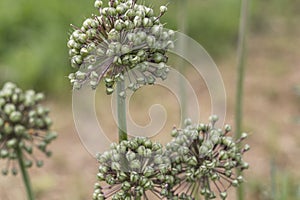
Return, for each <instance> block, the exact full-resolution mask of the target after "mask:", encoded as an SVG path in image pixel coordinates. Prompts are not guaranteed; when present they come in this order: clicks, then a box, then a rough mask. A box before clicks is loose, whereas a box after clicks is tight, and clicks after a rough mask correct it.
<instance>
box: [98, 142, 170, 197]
mask: <svg viewBox="0 0 300 200" xmlns="http://www.w3.org/2000/svg"><path fill="white" fill-rule="evenodd" d="M98 161H99V163H100V166H99V171H98V174H97V178H98V181H99V182H97V183H96V184H95V190H94V194H93V199H94V200H102V199H111V198H112V199H120V200H121V199H128V200H135V199H149V194H151V193H152V194H154V195H155V196H157V197H160V199H163V198H164V197H165V198H168V197H170V196H172V194H171V188H172V186H173V185H174V184H175V178H174V177H173V176H172V175H171V172H170V171H171V164H170V160H169V159H168V157H166V156H165V155H164V154H163V147H162V145H161V144H159V143H157V142H152V141H151V140H149V139H147V138H143V137H137V138H132V139H130V140H128V141H122V142H121V143H120V144H115V143H113V144H112V145H111V149H110V150H109V151H107V152H104V153H103V154H101V155H99V156H98Z"/></svg>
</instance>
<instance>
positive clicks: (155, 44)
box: [68, 0, 174, 96]
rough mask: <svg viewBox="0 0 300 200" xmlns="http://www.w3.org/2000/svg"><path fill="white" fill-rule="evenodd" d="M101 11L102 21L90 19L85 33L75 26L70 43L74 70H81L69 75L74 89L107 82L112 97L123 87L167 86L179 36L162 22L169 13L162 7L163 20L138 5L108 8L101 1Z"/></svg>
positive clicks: (97, 3)
mask: <svg viewBox="0 0 300 200" xmlns="http://www.w3.org/2000/svg"><path fill="white" fill-rule="evenodd" d="M95 7H96V8H97V9H98V10H99V16H97V15H96V16H93V17H91V18H87V19H86V20H85V21H84V22H83V25H82V27H75V26H73V27H74V31H73V33H72V34H71V35H70V39H69V41H68V47H69V49H70V50H69V55H70V57H71V65H72V66H73V67H74V68H76V69H77V71H76V72H75V73H71V74H70V75H69V79H70V81H71V83H72V85H73V87H74V88H75V89H79V88H81V87H82V85H83V84H85V83H89V85H90V86H91V87H92V88H93V89H95V88H96V87H97V86H98V84H99V83H100V81H101V80H104V82H105V86H106V93H107V94H111V93H113V91H114V87H115V83H116V82H118V81H125V82H126V88H125V89H131V90H133V91H135V90H137V89H138V88H139V87H141V86H143V85H147V84H149V85H152V84H154V83H155V81H156V79H157V78H160V79H162V80H164V79H165V78H166V77H167V73H168V71H169V69H168V67H167V65H166V62H167V60H168V58H167V56H166V52H167V50H168V49H170V48H173V46H174V43H173V37H174V31H172V30H165V29H164V28H163V24H162V23H161V22H160V17H161V16H162V15H163V14H164V13H165V12H166V11H167V7H166V6H161V7H160V13H159V14H158V15H155V14H154V11H153V9H152V8H150V7H147V6H144V5H139V4H136V1H135V0H126V1H125V0H119V1H117V0H110V1H109V3H108V6H107V7H105V6H103V2H102V1H101V0H96V1H95ZM119 95H121V96H122V95H125V91H122V92H121V94H119Z"/></svg>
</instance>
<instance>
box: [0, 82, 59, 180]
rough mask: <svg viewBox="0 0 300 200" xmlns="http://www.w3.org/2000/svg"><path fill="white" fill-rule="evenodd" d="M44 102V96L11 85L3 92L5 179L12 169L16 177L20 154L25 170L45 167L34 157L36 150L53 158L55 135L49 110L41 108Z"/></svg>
mask: <svg viewBox="0 0 300 200" xmlns="http://www.w3.org/2000/svg"><path fill="white" fill-rule="evenodd" d="M43 99H44V95H43V94H42V93H36V92H35V91H33V90H27V91H22V90H21V89H20V88H18V87H17V86H16V85H15V84H13V83H10V82H8V83H6V84H5V85H4V86H3V88H2V90H0V159H3V160H7V165H6V166H5V168H3V169H2V173H3V174H4V175H6V174H8V172H9V169H10V168H11V170H12V173H13V174H16V173H17V169H16V168H15V164H14V160H16V159H17V154H18V153H17V152H21V153H22V155H23V159H24V162H25V166H26V167H31V166H32V165H33V163H35V164H36V165H37V166H38V167H40V166H42V165H43V162H42V161H41V160H37V159H36V158H35V156H34V155H33V154H34V149H39V150H40V151H41V152H43V153H44V154H46V156H50V155H51V152H50V151H49V150H47V146H48V144H49V143H50V142H51V141H52V140H54V139H55V138H56V133H54V132H51V131H50V127H51V124H52V121H51V119H50V118H49V117H48V113H49V110H48V109H46V108H44V107H43V106H42V105H40V102H41V101H42V100H43Z"/></svg>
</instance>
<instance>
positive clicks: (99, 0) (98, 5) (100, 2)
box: [94, 0, 103, 9]
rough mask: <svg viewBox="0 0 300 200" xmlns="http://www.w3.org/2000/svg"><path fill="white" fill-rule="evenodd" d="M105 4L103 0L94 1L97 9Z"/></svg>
mask: <svg viewBox="0 0 300 200" xmlns="http://www.w3.org/2000/svg"><path fill="white" fill-rule="evenodd" d="M102 5H103V2H102V1H101V0H96V1H95V3H94V7H95V8H97V9H100V8H101V7H102Z"/></svg>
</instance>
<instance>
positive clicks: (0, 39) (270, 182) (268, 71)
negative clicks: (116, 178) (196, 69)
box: [0, 0, 300, 200]
mask: <svg viewBox="0 0 300 200" xmlns="http://www.w3.org/2000/svg"><path fill="white" fill-rule="evenodd" d="M178 1H179V0H172V1H166V0H164V1H159V0H152V1H146V3H149V4H151V5H153V7H154V8H159V5H161V4H164V3H168V2H169V12H168V13H167V14H166V15H165V16H164V17H163V19H162V20H163V21H165V22H166V24H167V25H166V27H168V28H172V29H175V30H179V31H180V26H178V24H179V22H178V19H179V18H180V17H178V13H181V12H182V11H183V10H182V9H186V11H187V12H186V17H185V18H184V24H185V31H186V34H188V35H189V36H191V37H192V38H194V39H195V40H197V41H198V42H199V43H200V44H201V45H202V46H203V47H204V48H205V49H206V50H207V52H208V53H209V54H210V55H211V57H212V58H213V60H214V61H215V62H216V64H217V66H218V67H219V70H220V72H221V74H222V76H223V79H224V83H225V88H226V93H227V116H226V121H227V122H228V123H230V124H232V125H233V124H234V105H235V86H236V54H237V53H236V48H237V39H238V26H239V16H240V1H237V0H189V1H186V5H185V7H182V6H179V5H178ZM93 4H94V2H93V1H92V0H89V1H84V0H52V1H38V0H14V1H11V0H1V1H0V85H1V86H2V84H3V83H4V82H5V81H13V82H15V83H17V84H18V85H19V86H20V87H22V88H23V89H29V88H33V89H36V90H38V91H44V92H45V94H46V95H47V101H46V102H45V104H46V105H47V106H48V107H50V108H51V116H52V118H53V120H54V122H55V125H54V129H55V130H56V131H57V132H58V133H59V138H58V139H57V140H56V141H55V142H54V143H53V144H52V145H51V148H52V149H53V151H54V155H53V157H52V158H51V159H48V160H47V161H46V162H45V168H43V169H33V170H30V174H31V175H32V182H33V185H34V190H35V192H36V195H37V199H39V200H40V199H41V200H65V199H73V200H87V199H91V195H92V192H93V184H94V182H95V180H96V173H97V165H98V164H97V162H96V161H95V160H94V158H93V156H92V155H90V154H89V153H88V152H87V151H86V150H85V148H84V146H83V145H82V144H81V143H80V140H79V138H78V136H77V133H76V130H75V126H74V122H73V118H72V108H71V95H72V89H71V86H70V84H69V81H68V78H67V76H68V74H69V73H70V72H71V71H72V68H71V67H70V64H69V59H68V50H67V47H66V42H67V39H68V33H69V32H70V30H71V29H70V26H69V25H70V24H71V23H72V24H75V25H80V24H81V23H82V21H83V20H84V18H86V17H89V16H90V15H91V13H95V14H96V13H97V11H96V10H95V9H94V8H93ZM299 10H300V1H299V0H284V1H283V0H264V1H261V0H252V1H250V22H249V27H248V29H249V34H248V48H247V69H246V80H245V95H244V100H245V102H244V125H243V130H245V131H246V132H248V133H250V138H249V140H248V143H249V144H250V145H251V147H252V150H251V151H250V152H248V153H247V154H246V158H245V159H246V160H247V161H248V162H249V163H250V166H251V168H250V169H249V170H248V171H247V172H246V194H247V199H257V200H271V199H272V200H274V199H276V200H297V199H300V172H299V167H300V160H299V159H298V157H299V155H300V134H299V129H300V50H299V46H300V26H299V22H300V12H299ZM171 65H172V63H171ZM187 65H188V64H187ZM191 74H192V72H189V71H187V76H189V75H191ZM191 83H192V85H193V86H194V87H195V88H196V90H197V91H199V93H200V94H203V97H201V98H203V101H201V102H203V103H204V105H206V104H209V103H210V102H209V94H208V93H207V89H206V87H205V83H204V82H203V80H201V77H199V78H193V76H191ZM155 87H156V86H154V88H155ZM156 89H157V90H155V92H154V93H152V94H151V96H149V89H147V88H146V89H144V88H143V89H141V90H139V92H138V95H135V96H136V97H135V98H133V101H132V102H131V104H130V111H131V113H132V116H133V119H134V120H136V121H137V123H139V124H141V125H143V124H147V123H148V122H149V118H148V116H147V111H148V109H149V106H151V105H152V104H153V103H160V104H163V105H165V106H166V108H167V111H168V112H176V113H178V104H177V101H176V99H174V96H172V94H169V93H168V92H166V91H164V90H162V89H161V88H156ZM147 91H148V92H147ZM103 93H104V88H102V87H100V88H99V89H98V93H97V99H101V101H103V102H102V103H103V104H102V105H103V106H102V107H101V105H98V106H97V111H98V115H99V119H100V120H101V122H102V123H103V124H104V126H105V127H106V129H107V130H109V131H111V132H113V133H112V135H111V136H109V137H111V138H112V139H115V136H114V135H116V134H114V133H116V129H115V123H114V122H113V121H112V120H111V118H112V117H111V114H110V112H111V111H110V110H108V109H107V107H106V106H104V105H109V102H110V100H109V97H107V96H106V95H103ZM147 95H148V96H147ZM145 97H147V98H145ZM158 97H159V98H158ZM137 105H138V106H137ZM204 107H205V106H204ZM209 112H210V110H206V109H205V108H204V110H203V113H204V114H203V115H204V117H203V118H202V119H203V120H206V119H207V117H206V116H208V115H209ZM169 116H171V117H170V118H168V123H167V127H168V128H166V129H164V131H170V129H171V127H172V125H173V124H176V123H175V122H174V121H172V120H175V121H176V120H177V121H178V117H177V118H176V114H174V115H169ZM167 133H168V132H167ZM0 164H1V165H2V164H3V163H1V162H0ZM0 167H1V166H0ZM0 199H1V200H2V199H3V200H12V199H14V200H23V199H25V195H24V188H23V185H22V182H21V177H20V176H17V177H12V176H8V177H0ZM231 199H235V197H234V190H231V197H230V200H231Z"/></svg>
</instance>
